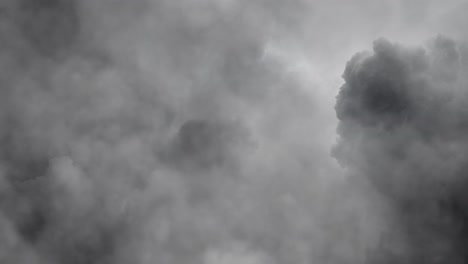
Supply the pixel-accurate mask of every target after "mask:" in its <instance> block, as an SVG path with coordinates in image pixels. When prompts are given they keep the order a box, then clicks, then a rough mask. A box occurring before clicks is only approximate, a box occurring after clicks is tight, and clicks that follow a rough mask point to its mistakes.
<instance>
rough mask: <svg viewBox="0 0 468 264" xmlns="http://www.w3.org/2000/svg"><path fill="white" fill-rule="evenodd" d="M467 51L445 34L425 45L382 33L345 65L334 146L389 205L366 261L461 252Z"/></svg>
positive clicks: (467, 203) (458, 257)
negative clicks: (396, 40) (402, 42)
mask: <svg viewBox="0 0 468 264" xmlns="http://www.w3.org/2000/svg"><path fill="white" fill-rule="evenodd" d="M467 51H468V50H467V49H466V45H465V44H463V43H460V42H456V41H454V40H452V39H449V38H445V37H437V38H435V39H434V40H432V41H430V42H429V43H428V45H427V47H405V46H402V45H399V44H396V43H391V42H389V41H387V40H385V39H379V40H377V41H375V42H374V50H373V52H372V53H369V52H364V53H359V54H356V55H355V56H354V57H353V58H352V59H351V60H350V61H349V62H348V64H347V67H346V70H345V72H344V74H343V78H344V80H345V84H344V85H343V86H342V87H341V90H340V93H339V95H338V98H337V104H336V108H335V109H336V112H337V116H338V118H339V125H338V133H339V136H340V138H339V141H338V145H337V146H336V148H335V150H334V153H335V155H336V156H337V158H338V160H339V161H340V162H341V163H342V164H343V165H344V166H345V167H346V168H347V170H348V171H349V173H350V174H352V176H353V177H354V179H355V180H356V179H359V178H361V179H365V180H366V181H370V182H371V183H372V185H373V186H374V188H376V189H377V190H378V191H379V192H380V193H381V194H382V195H383V197H384V201H386V202H385V203H387V204H389V206H390V209H389V210H390V212H391V213H390V214H389V218H388V219H387V222H388V223H387V224H388V226H389V227H388V231H387V232H384V234H383V236H382V239H381V240H382V243H380V244H379V245H378V246H377V247H376V248H375V252H373V254H370V256H371V257H370V259H369V263H389V262H391V263H465V262H466V261H467V255H466V249H465V247H464V246H465V245H466V242H467V239H468V233H467V227H468V218H467V216H468V200H467V196H466V194H465V191H464V188H465V187H466V184H467V180H468V178H467V177H466V169H467V166H466V162H467V157H468V155H467V154H468V153H467V151H466V147H467V144H466V139H467V136H466V135H467V132H468V126H467V122H466V120H467V119H468V112H467V111H466V105H467V103H468V90H467V88H468V82H467V79H466V74H465V72H466V71H467V70H468V64H467V56H468V52H467ZM351 181H353V180H352V179H351ZM374 253H375V254H374Z"/></svg>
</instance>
